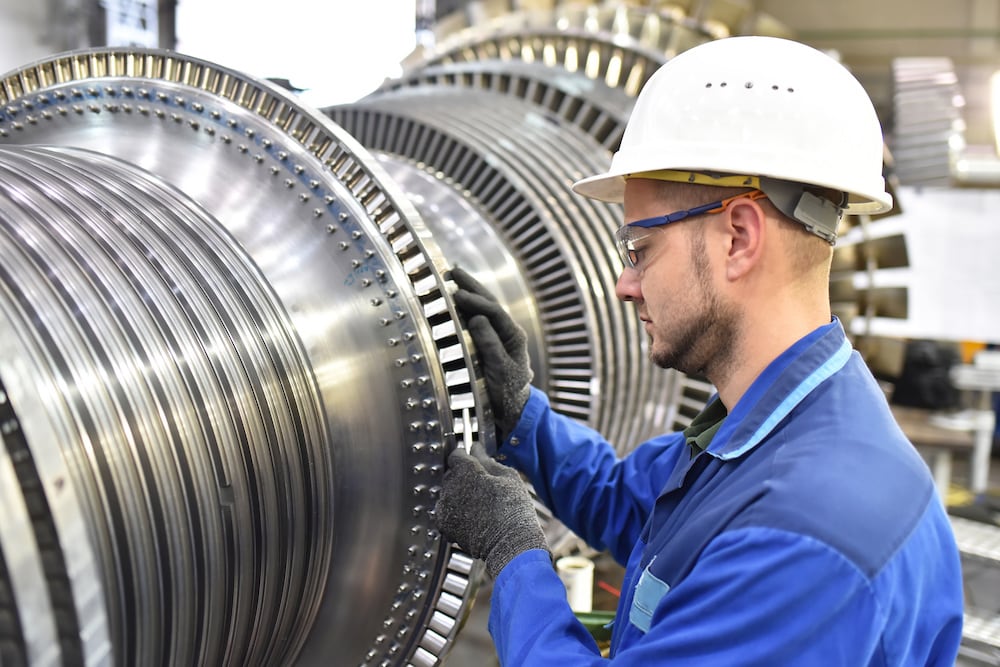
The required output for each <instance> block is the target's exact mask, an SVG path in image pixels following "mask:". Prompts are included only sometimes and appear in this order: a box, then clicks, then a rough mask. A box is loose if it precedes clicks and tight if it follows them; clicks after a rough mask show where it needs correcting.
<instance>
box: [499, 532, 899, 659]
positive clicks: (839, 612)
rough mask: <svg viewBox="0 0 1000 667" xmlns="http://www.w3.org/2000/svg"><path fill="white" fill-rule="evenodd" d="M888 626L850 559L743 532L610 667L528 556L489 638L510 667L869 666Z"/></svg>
mask: <svg viewBox="0 0 1000 667" xmlns="http://www.w3.org/2000/svg"><path fill="white" fill-rule="evenodd" d="M539 553H541V552H539ZM543 555H544V554H543ZM817 573H822V576H817ZM560 596H562V597H561V598H560ZM629 616H630V614H628V613H626V614H625V616H624V619H628V618H629ZM619 617H621V615H620V616H619ZM624 622H626V623H630V624H631V621H629V620H624ZM886 622H887V618H886V612H885V610H883V609H881V608H880V607H879V605H878V604H877V603H876V601H875V597H874V595H873V593H872V590H871V588H870V586H869V582H868V580H867V579H866V577H865V576H864V575H863V574H862V573H861V572H859V571H858V570H857V569H856V568H855V567H854V566H853V565H852V564H851V563H849V562H848V561H847V560H846V559H845V558H843V556H842V555H841V554H839V553H836V552H835V551H833V550H831V549H830V548H829V547H827V546H826V545H824V544H822V543H821V542H818V541H815V540H809V539H804V538H803V537H802V536H800V535H796V534H791V533H786V532H784V531H778V530H773V529H741V530H738V531H732V532H730V533H726V534H724V535H722V536H720V537H719V538H717V539H716V540H715V541H714V542H713V543H712V544H710V545H709V546H708V547H707V549H706V551H705V552H704V553H703V555H702V557H701V558H700V559H699V560H698V565H697V566H696V567H695V569H694V570H692V571H691V572H690V573H689V575H688V576H687V577H686V578H685V579H684V580H683V581H680V582H678V583H677V584H676V585H675V586H674V587H673V588H670V587H667V590H666V591H665V593H663V594H662V597H660V599H659V601H658V602H657V603H656V604H655V606H654V607H653V611H652V617H651V624H650V626H649V628H648V631H647V632H641V631H640V630H638V629H637V628H635V627H631V626H630V627H629V628H628V631H629V633H630V635H631V636H630V638H629V641H627V642H624V643H623V646H624V648H623V650H620V651H619V652H618V653H617V655H615V656H614V657H613V658H612V659H606V658H601V657H600V656H599V655H598V654H597V653H596V649H595V648H593V641H592V640H591V639H590V638H589V635H587V636H586V637H584V636H583V635H582V634H581V633H585V629H584V628H583V626H582V625H580V624H578V623H576V620H575V618H574V617H573V615H572V611H571V610H570V609H569V606H568V604H567V603H566V601H565V593H564V592H563V590H562V588H561V586H560V583H559V579H558V576H557V575H556V574H555V573H554V572H553V571H552V568H551V566H550V565H549V564H548V563H543V562H541V560H539V562H534V560H532V558H531V557H530V556H526V555H525V554H521V555H520V556H518V558H516V559H514V561H512V562H511V564H510V566H508V567H507V568H506V569H505V570H504V571H503V572H501V573H500V576H499V577H498V579H497V581H496V584H495V586H494V590H493V601H492V609H491V614H490V632H491V634H492V635H493V638H494V643H495V645H496V647H497V651H498V655H499V657H500V664H501V665H504V666H513V665H517V666H518V667H535V666H538V667H541V666H543V665H546V666H547V665H555V664H572V665H577V666H580V667H586V666H588V665H593V666H595V667H596V666H597V665H604V664H609V665H618V666H619V667H623V666H629V667H632V666H635V667H638V666H640V665H642V666H644V667H648V666H650V665H663V666H664V667H703V666H704V665H769V666H773V667H781V666H784V665H788V666H792V665H795V666H799V667H801V666H803V665H807V666H812V665H816V666H817V667H819V666H825V665H863V664H869V663H870V661H871V659H872V656H873V655H879V653H880V651H881V648H880V647H879V646H878V642H879V636H880V633H881V630H882V628H883V627H884V626H885V624H886Z"/></svg>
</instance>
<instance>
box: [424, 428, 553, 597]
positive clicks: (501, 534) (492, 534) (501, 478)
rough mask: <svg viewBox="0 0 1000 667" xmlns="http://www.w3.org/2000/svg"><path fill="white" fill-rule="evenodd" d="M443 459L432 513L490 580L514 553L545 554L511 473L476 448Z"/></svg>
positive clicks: (528, 503)
mask: <svg viewBox="0 0 1000 667" xmlns="http://www.w3.org/2000/svg"><path fill="white" fill-rule="evenodd" d="M472 451H473V454H469V453H467V452H466V451H465V450H464V449H462V448H461V447H456V448H455V450H454V451H453V452H452V453H451V455H450V456H449V457H448V470H447V472H445V474H444V480H443V484H442V487H441V495H440V496H438V501H437V505H436V506H435V508H434V514H435V516H436V518H437V525H438V528H439V529H440V530H441V533H442V534H444V536H445V537H446V538H447V539H448V540H450V541H452V542H455V543H456V544H458V546H459V547H461V548H462V550H463V551H466V552H468V553H469V554H470V555H472V556H473V557H475V558H479V559H482V560H483V561H485V562H486V571H487V572H488V573H489V575H490V576H491V577H493V578H494V579H495V578H496V577H497V575H498V574H500V570H502V569H503V568H504V567H506V565H507V563H509V562H510V561H511V560H513V559H514V557H515V556H517V555H518V554H520V553H522V552H524V551H527V550H529V549H546V550H547V549H548V546H547V545H546V543H545V535H544V533H542V528H541V526H540V525H539V523H538V515H537V514H536V513H535V505H534V503H533V502H532V500H531V494H529V493H528V489H527V487H526V486H525V485H524V482H522V481H521V478H520V476H519V475H518V474H517V471H516V470H514V469H513V468H508V467H507V466H505V465H503V464H501V463H497V462H496V461H494V460H493V459H491V458H489V457H488V456H487V455H486V452H485V450H484V449H483V446H482V445H481V444H479V443H476V444H475V445H473V447H472Z"/></svg>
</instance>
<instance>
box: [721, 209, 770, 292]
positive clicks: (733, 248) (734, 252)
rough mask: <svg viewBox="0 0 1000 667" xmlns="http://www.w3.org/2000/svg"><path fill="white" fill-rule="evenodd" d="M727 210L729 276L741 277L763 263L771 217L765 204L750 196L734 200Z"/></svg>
mask: <svg viewBox="0 0 1000 667" xmlns="http://www.w3.org/2000/svg"><path fill="white" fill-rule="evenodd" d="M727 213H728V215H727V216H725V219H726V233H727V234H728V237H727V241H728V249H727V250H728V252H727V254H726V279H727V280H739V279H741V278H743V277H744V276H746V275H747V274H749V273H750V272H751V271H753V270H754V268H755V267H756V266H757V265H758V264H760V261H761V257H762V256H763V251H764V241H765V237H766V236H767V217H766V216H765V215H764V210H763V209H762V208H761V206H760V205H759V204H758V203H757V202H755V201H751V200H749V199H738V200H736V201H734V202H733V203H732V204H730V205H729V210H728V211H727Z"/></svg>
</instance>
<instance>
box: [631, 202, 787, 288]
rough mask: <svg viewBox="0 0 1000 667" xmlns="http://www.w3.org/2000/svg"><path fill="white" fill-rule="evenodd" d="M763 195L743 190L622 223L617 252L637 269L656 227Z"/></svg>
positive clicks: (715, 211) (720, 211) (713, 211)
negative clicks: (708, 202) (677, 209)
mask: <svg viewBox="0 0 1000 667" xmlns="http://www.w3.org/2000/svg"><path fill="white" fill-rule="evenodd" d="M764 197H767V195H766V194H764V193H763V192H762V191H760V190H751V191H750V192H743V193H741V194H738V195H733V196H732V197H727V198H725V199H720V200H719V201H714V202H711V203H710V204H702V205H701V206H695V207H694V208H689V209H685V210H683V211H674V212H673V213H668V214H666V215H657V216H654V217H652V218H643V219H642V220H636V221H635V222H630V223H628V224H627V225H622V226H621V227H619V228H618V231H616V232H615V243H616V244H617V246H618V254H619V255H621V258H622V262H624V264H625V266H627V267H629V268H633V269H637V268H639V267H640V266H641V264H642V260H643V255H644V254H645V250H646V247H647V246H648V245H649V242H650V237H651V236H653V234H655V233H656V228H658V227H662V226H664V225H669V224H670V223H672V222H679V221H681V220H687V219H688V218H693V217H696V216H699V215H707V214H710V213H722V212H723V211H725V210H726V209H727V208H729V205H730V204H732V203H733V202H734V201H736V200H737V199H751V200H754V199H763V198H764Z"/></svg>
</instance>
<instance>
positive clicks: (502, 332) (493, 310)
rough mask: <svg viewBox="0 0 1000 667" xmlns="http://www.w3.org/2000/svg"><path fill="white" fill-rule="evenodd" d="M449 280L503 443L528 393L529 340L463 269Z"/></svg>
mask: <svg viewBox="0 0 1000 667" xmlns="http://www.w3.org/2000/svg"><path fill="white" fill-rule="evenodd" d="M451 279H452V280H453V281H455V284H456V285H458V290H456V292H455V293H454V295H453V298H454V300H455V306H456V307H457V308H458V310H459V311H461V313H462V315H464V316H465V319H466V327H468V330H469V335H470V336H472V342H473V343H475V345H476V351H477V352H478V354H479V360H480V363H481V366H482V369H483V375H484V377H485V380H486V392H487V394H489V398H490V407H491V408H492V409H493V419H494V420H495V421H496V425H497V429H498V430H499V432H500V433H499V435H500V440H501V441H502V440H504V439H506V438H507V436H508V435H510V432H511V431H513V430H514V427H516V426H517V422H518V421H519V420H520V419H521V412H522V411H523V410H524V404H525V403H527V402H528V395H529V393H530V391H531V387H530V385H531V378H532V377H533V374H532V372H531V367H530V366H529V364H528V345H527V340H528V339H527V336H526V335H525V333H524V329H522V328H521V327H520V325H518V324H517V322H515V321H514V318H512V317H511V316H510V315H509V314H508V313H507V311H506V310H504V309H503V306H501V305H500V303H499V302H498V301H497V300H496V297H494V296H493V295H492V294H491V293H490V292H489V291H488V290H487V289H486V288H485V287H483V286H482V284H480V283H479V281H477V280H476V279H475V278H473V277H472V276H471V275H469V274H468V273H467V272H466V271H465V270H464V269H461V268H458V267H455V268H454V269H452V270H451Z"/></svg>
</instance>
